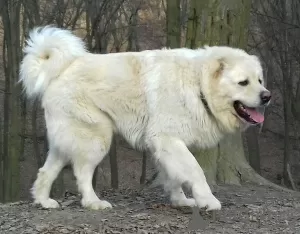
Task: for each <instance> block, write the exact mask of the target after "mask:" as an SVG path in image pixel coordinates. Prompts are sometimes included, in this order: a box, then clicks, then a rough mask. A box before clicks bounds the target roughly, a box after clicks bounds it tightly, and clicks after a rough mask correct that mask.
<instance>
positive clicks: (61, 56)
mask: <svg viewBox="0 0 300 234" xmlns="http://www.w3.org/2000/svg"><path fill="white" fill-rule="evenodd" d="M24 53H25V56H24V58H23V61H22V62H21V66H20V82H22V83H23V87H24V91H25V92H26V94H27V96H28V97H36V96H42V95H43V93H44V92H45V90H46V88H47V86H48V84H49V83H50V82H51V80H53V79H56V78H57V77H59V75H60V74H61V73H62V72H63V71H64V69H65V68H66V67H68V66H69V65H70V64H71V63H72V62H73V61H74V60H75V59H76V58H78V57H80V56H83V55H84V54H86V53H87V51H86V48H85V45H84V42H83V41H82V40H81V39H80V38H79V37H76V36H75V35H73V34H72V33H71V32H70V31H67V30H64V29H60V28H55V27H51V26H46V27H43V28H41V27H39V28H36V29H33V30H32V31H31V32H30V34H29V38H28V40H27V45H26V47H25V48H24Z"/></svg>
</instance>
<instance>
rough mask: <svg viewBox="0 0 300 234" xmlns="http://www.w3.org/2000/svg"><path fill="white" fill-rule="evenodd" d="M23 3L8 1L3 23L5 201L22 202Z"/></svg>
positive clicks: (4, 10)
mask: <svg viewBox="0 0 300 234" xmlns="http://www.w3.org/2000/svg"><path fill="white" fill-rule="evenodd" d="M20 10H21V2H20V1H4V2H3V8H2V12H1V13H2V21H3V27H4V41H5V43H4V52H5V53H4V54H3V59H4V65H5V68H4V69H5V84H6V85H5V103H4V104H5V105H4V106H5V109H4V118H5V119H4V121H5V132H4V144H5V146H4V161H3V164H4V165H3V170H4V186H3V187H4V189H3V190H4V198H3V200H4V201H5V202H9V201H16V200H18V199H19V186H20V184H19V158H20V143H21V142H20V134H19V131H20V93H21V92H20V85H16V84H17V81H18V77H19V62H20V54H21V45H20V26H19V25H20Z"/></svg>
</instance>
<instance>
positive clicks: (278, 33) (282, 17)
mask: <svg viewBox="0 0 300 234" xmlns="http://www.w3.org/2000/svg"><path fill="white" fill-rule="evenodd" d="M299 10H300V4H299V2H298V1H294V0H291V1H279V0H268V1H260V2H259V4H258V6H257V7H256V8H255V9H253V14H254V15H255V16H256V17H257V20H258V24H259V26H260V30H259V31H256V32H253V35H252V37H253V40H254V41H256V44H257V45H258V49H259V50H261V51H264V54H263V56H262V58H263V59H264V61H265V63H266V64H267V65H268V67H269V68H270V69H272V70H273V71H274V72H273V74H274V75H273V76H269V77H272V80H271V81H268V83H271V84H272V88H273V92H275V93H278V91H279V94H280V95H281V98H282V102H281V104H282V106H283V108H282V109H281V111H282V112H283V115H282V116H283V121H284V160H283V161H284V163H283V182H284V183H285V184H287V185H288V184H291V185H292V184H293V178H292V176H291V175H292V174H291V173H290V171H289V168H290V165H292V162H293V161H295V159H294V158H293V154H292V150H291V147H292V145H291V144H292V143H291V139H292V138H296V139H297V138H299V123H300V118H299V117H300V116H299V114H298V113H299V106H300V104H299V103H300V99H299V98H300V81H299V78H298V77H299V65H300V64H299V59H300V53H299V52H300V49H299V48H300V47H299V46H300V44H299V40H298V37H299V36H300V30H299V28H300V21H299V20H300V13H299ZM291 136H293V137H291ZM298 141H299V139H298ZM294 187H295V186H294Z"/></svg>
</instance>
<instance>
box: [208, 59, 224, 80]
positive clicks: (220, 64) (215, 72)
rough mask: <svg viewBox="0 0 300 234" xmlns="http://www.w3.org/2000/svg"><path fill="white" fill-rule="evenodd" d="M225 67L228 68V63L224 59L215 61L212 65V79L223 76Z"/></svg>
mask: <svg viewBox="0 0 300 234" xmlns="http://www.w3.org/2000/svg"><path fill="white" fill-rule="evenodd" d="M225 67H226V62H225V59H224V58H220V59H216V60H214V61H213V63H212V65H211V74H212V77H213V78H214V79H218V78H219V77H220V76H221V75H222V73H223V71H224V69H225Z"/></svg>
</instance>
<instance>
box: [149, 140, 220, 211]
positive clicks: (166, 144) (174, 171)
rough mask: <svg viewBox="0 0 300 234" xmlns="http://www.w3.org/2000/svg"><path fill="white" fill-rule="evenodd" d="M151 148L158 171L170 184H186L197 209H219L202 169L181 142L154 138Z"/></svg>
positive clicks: (218, 203) (217, 201)
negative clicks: (161, 171) (158, 167)
mask: <svg viewBox="0 0 300 234" xmlns="http://www.w3.org/2000/svg"><path fill="white" fill-rule="evenodd" d="M153 147H154V152H153V153H154V156H155V158H156V160H157V162H158V164H159V166H160V169H161V170H163V171H164V172H163V173H166V175H167V177H168V180H169V181H170V182H171V183H172V184H177V185H178V187H179V186H181V185H182V184H183V183H187V185H188V186H189V187H190V188H191V190H192V194H193V197H194V199H195V201H196V205H197V206H198V207H199V208H203V207H206V208H207V209H206V210H220V209H221V203H220V202H219V200H218V199H216V198H215V196H214V195H213V194H212V192H211V190H210V187H209V185H208V184H207V182H206V178H205V175H204V172H203V170H202V168H201V167H200V166H199V164H198V162H197V160H196V159H195V157H194V156H193V155H192V153H191V152H190V151H189V150H188V148H187V147H186V145H185V144H184V142H183V141H181V140H180V139H177V138H174V137H167V136H163V137H156V138H155V139H154V140H153ZM166 187H169V186H168V185H166ZM178 191H179V190H178Z"/></svg>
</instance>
